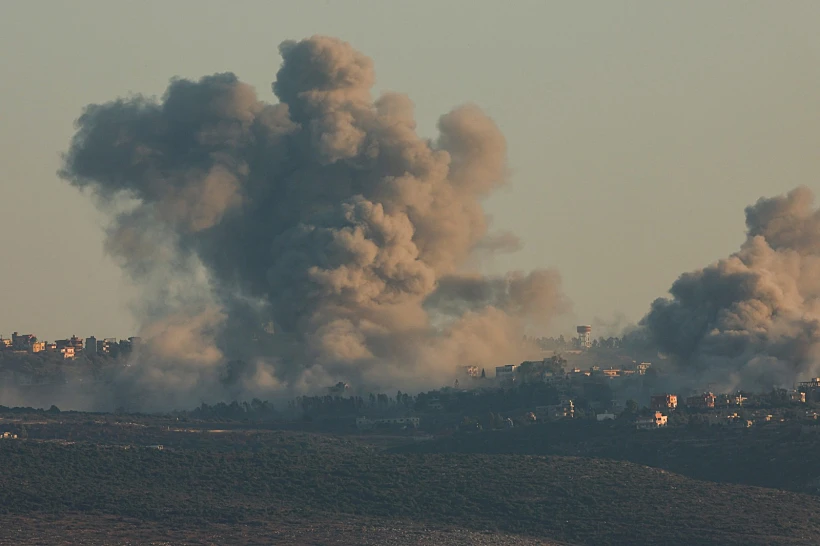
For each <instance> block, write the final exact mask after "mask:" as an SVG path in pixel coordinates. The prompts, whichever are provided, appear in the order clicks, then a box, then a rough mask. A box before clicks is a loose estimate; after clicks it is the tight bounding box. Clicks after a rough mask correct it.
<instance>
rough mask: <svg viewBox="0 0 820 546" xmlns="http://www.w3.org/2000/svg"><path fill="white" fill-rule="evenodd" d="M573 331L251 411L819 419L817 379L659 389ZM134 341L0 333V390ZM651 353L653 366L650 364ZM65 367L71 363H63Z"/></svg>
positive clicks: (434, 421)
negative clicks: (486, 361) (431, 383)
mask: <svg viewBox="0 0 820 546" xmlns="http://www.w3.org/2000/svg"><path fill="white" fill-rule="evenodd" d="M576 333H577V335H576V336H575V337H573V338H570V339H565V338H564V337H563V336H561V337H558V338H539V339H535V340H532V341H534V342H535V343H536V344H537V345H539V346H540V347H541V348H542V350H543V352H544V353H545V354H549V356H545V357H544V358H542V359H540V360H531V361H524V362H520V363H517V364H503V365H499V366H496V367H495V369H494V370H490V373H489V374H488V373H487V372H488V370H486V369H484V368H479V367H478V366H475V365H463V366H456V369H455V372H456V379H455V380H454V382H453V384H452V385H451V386H446V387H443V388H440V389H437V390H433V391H429V392H424V393H418V394H416V395H409V394H408V393H401V391H399V393H398V394H397V395H396V396H395V397H391V396H388V395H386V394H370V395H369V397H362V396H360V395H359V393H358V392H357V391H356V389H355V388H353V387H351V385H349V384H347V383H345V382H339V383H338V384H336V385H333V386H329V387H328V388H327V391H326V394H324V395H320V396H301V397H297V398H296V399H295V400H293V401H291V402H289V403H288V404H287V406H286V407H284V408H278V410H277V411H273V410H272V406H271V405H269V404H268V403H264V404H263V403H261V402H260V401H255V406H254V407H256V408H259V407H264V408H265V411H266V412H269V413H271V412H272V413H271V415H273V414H276V415H277V416H278V417H280V418H281V417H285V416H287V415H294V414H298V415H306V416H309V417H310V418H316V419H320V420H321V419H330V420H333V419H336V418H340V417H341V418H343V419H348V420H347V421H345V422H347V423H350V424H354V423H355V428H356V429H358V430H359V431H368V430H378V429H384V428H385V427H386V428H390V429H396V428H398V429H401V430H407V431H408V432H411V433H415V434H422V435H424V434H429V433H433V434H442V433H445V434H446V433H448V431H449V433H454V432H458V431H461V432H464V431H471V430H483V429H484V428H487V427H490V428H500V427H502V428H503V427H508V428H509V427H516V426H523V425H528V424H533V423H538V422H553V421H561V420H578V419H582V420H593V421H597V422H604V421H615V420H618V421H619V422H623V420H625V419H626V420H628V421H629V422H630V423H632V426H633V427H634V428H636V429H641V430H646V429H659V428H663V427H674V426H683V425H693V424H698V423H700V424H706V425H721V426H730V427H739V428H748V427H752V426H754V425H759V424H762V423H780V422H786V421H801V420H804V421H805V420H807V421H815V420H817V419H818V415H820V406H818V404H817V403H818V402H820V378H815V379H812V380H809V381H805V382H802V383H799V384H798V385H795V386H794V388H792V389H773V390H772V391H771V392H762V393H754V392H733V393H714V392H711V391H710V390H705V391H688V392H674V393H673V392H666V391H665V390H664V389H661V388H660V385H663V384H664V383H663V378H664V364H663V357H662V356H659V355H657V353H655V354H654V355H653V354H651V353H646V352H645V353H644V355H643V356H645V357H646V359H635V358H634V357H635V356H636V354H638V351H635V350H629V349H628V348H624V347H623V340H621V339H620V338H617V337H609V338H598V339H593V338H592V328H591V327H590V326H578V327H577V331H576ZM141 341H142V340H141V338H139V337H130V338H128V339H119V340H118V339H115V338H103V339H98V338H96V337H94V336H89V337H87V338H84V339H83V338H81V337H78V336H76V335H72V336H71V337H68V338H65V339H59V340H55V341H53V342H48V341H41V340H39V339H38V338H37V336H36V335H34V334H20V333H18V332H14V333H12V335H11V337H10V338H6V337H3V336H0V386H2V385H12V386H14V387H19V388H23V389H26V388H36V387H59V385H63V384H66V383H70V382H72V381H80V382H82V381H87V379H88V377H89V374H90V377H91V378H92V382H105V380H106V377H107V376H106V370H108V371H110V370H111V369H116V368H119V367H121V366H124V365H127V364H126V362H127V357H128V356H129V355H130V354H131V353H132V351H133V350H134V348H135V347H138V346H139V344H140V343H141ZM652 356H654V357H655V358H656V359H657V360H659V364H657V365H656V364H653V362H651V361H650V360H651V358H650V357H652ZM61 362H62V363H63V364H64V365H60V363H61ZM69 362H72V363H73V362H76V364H72V365H71V366H66V365H65V364H68V363H69ZM106 363H107V366H106ZM108 377H110V376H108ZM72 378H73V379H72ZM25 392H28V391H25ZM32 392H34V391H32ZM354 393H356V394H354ZM0 403H2V401H0ZM234 404H237V403H236V402H234ZM801 407H802V408H803V409H802V410H800V408H801ZM226 408H232V409H231V410H230V412H231V413H232V415H233V414H236V413H237V412H239V413H241V412H242V411H245V412H250V411H251V409H252V408H251V406H250V405H248V404H247V403H241V402H240V403H239V404H238V405H236V406H230V405H226V404H225V403H219V404H217V405H216V406H207V405H206V404H203V406H202V408H199V409H198V410H197V411H205V412H206V413H207V412H216V413H215V415H218V414H219V413H220V411H228V410H227V409H226ZM237 408H239V409H237ZM242 408H244V410H243V409H242ZM181 409H183V408H181ZM486 414H490V415H492V417H489V418H488V417H486V416H485V415H486ZM345 416H348V417H345ZM338 425H339V423H337V424H336V425H334V426H337V427H338Z"/></svg>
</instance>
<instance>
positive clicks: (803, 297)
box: [642, 187, 820, 390]
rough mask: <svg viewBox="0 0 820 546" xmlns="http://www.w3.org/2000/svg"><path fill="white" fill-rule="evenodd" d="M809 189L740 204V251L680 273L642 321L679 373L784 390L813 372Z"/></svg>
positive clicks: (816, 259)
mask: <svg viewBox="0 0 820 546" xmlns="http://www.w3.org/2000/svg"><path fill="white" fill-rule="evenodd" d="M812 201H813V195H812V192H811V191H810V190H809V189H808V188H805V187H799V188H797V189H795V190H793V191H791V192H790V193H789V194H788V195H785V196H779V197H774V198H770V199H763V198H761V199H760V200H759V201H758V202H757V203H756V204H754V205H752V206H749V207H747V208H746V226H747V239H746V241H745V242H744V244H743V245H742V246H741V248H740V250H739V251H738V252H736V253H734V254H732V255H731V256H729V257H728V258H726V259H723V260H720V261H718V262H717V263H715V264H712V265H710V266H708V267H706V268H704V269H701V270H698V271H693V272H690V273H685V274H683V275H681V277H680V278H679V279H678V280H677V281H675V283H674V284H673V285H672V288H671V289H670V291H669V292H670V294H671V296H672V298H671V299H666V298H661V299H658V300H656V301H655V302H654V303H653V304H652V307H651V310H650V312H649V314H648V315H647V316H646V317H645V318H644V319H643V323H642V324H643V325H644V326H645V327H646V328H647V329H648V332H649V334H650V335H651V337H652V339H653V340H654V341H655V342H656V343H657V344H658V346H659V347H660V349H661V350H663V351H665V352H668V353H669V354H671V355H673V356H674V357H675V358H676V359H677V360H678V361H679V362H680V363H681V364H682V365H683V366H684V371H685V372H686V373H690V374H697V375H698V376H699V377H701V378H702V379H703V380H704V381H708V382H712V383H717V384H719V385H722V386H724V388H725V389H726V390H729V389H733V388H749V389H760V388H764V389H767V388H771V387H773V386H784V387H785V386H788V387H791V386H792V385H793V383H794V382H795V381H799V380H801V379H804V378H808V377H813V376H816V375H818V372H819V371H820V366H819V365H818V364H820V360H818V357H820V352H818V348H820V211H818V210H814V209H813V208H812Z"/></svg>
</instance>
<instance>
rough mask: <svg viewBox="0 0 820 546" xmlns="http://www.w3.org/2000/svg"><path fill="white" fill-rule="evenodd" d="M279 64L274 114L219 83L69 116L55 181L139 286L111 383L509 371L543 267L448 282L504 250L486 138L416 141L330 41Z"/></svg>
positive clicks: (352, 54) (473, 129)
mask: <svg viewBox="0 0 820 546" xmlns="http://www.w3.org/2000/svg"><path fill="white" fill-rule="evenodd" d="M280 53H281V55H282V58H283V63H282V66H281V68H280V69H279V72H278V73H277V75H276V81H275V82H274V84H273V86H272V88H273V92H274V93H275V95H276V96H277V97H278V99H279V102H278V103H277V104H268V103H265V102H262V101H260V100H259V99H258V98H257V96H256V93H255V91H254V90H253V89H252V88H251V87H249V86H248V85H246V84H244V83H242V82H241V81H239V80H238V79H237V78H236V76H234V75H233V74H229V73H226V74H216V75H213V76H208V77H204V78H202V79H201V80H199V81H196V82H194V81H188V80H174V81H172V83H171V84H170V86H169V87H168V89H167V91H166V93H165V95H164V96H163V97H162V99H161V100H160V101H156V100H151V99H148V98H144V97H141V96H138V97H133V98H129V99H120V100H116V101H113V102H109V103H106V104H101V105H91V106H89V107H87V109H86V110H85V112H84V113H83V115H82V117H80V119H79V120H78V131H77V133H76V135H75V136H74V139H73V141H72V143H71V147H70V150H69V152H68V153H67V154H66V157H65V165H64V169H63V170H62V171H61V176H62V177H63V178H65V179H66V180H68V181H70V182H71V183H72V184H74V185H75V186H77V187H79V188H82V189H87V190H90V192H91V193H92V194H93V195H94V196H95V197H96V198H97V201H98V202H99V204H100V206H101V207H102V208H103V209H104V210H106V211H108V212H110V213H111V215H112V223H111V226H110V230H109V233H108V238H107V250H108V251H109V252H110V253H111V254H112V255H113V256H114V257H115V258H116V259H117V260H118V261H119V263H120V264H121V265H122V267H123V268H124V269H125V270H126V271H127V272H128V273H129V275H130V276H131V277H132V278H133V279H134V280H135V281H136V283H137V285H138V286H140V287H141V288H143V290H144V294H143V299H142V300H141V301H140V303H139V305H138V306H137V308H136V312H137V314H138V317H139V318H140V320H141V322H142V324H143V331H142V335H143V337H145V338H146V339H147V344H146V347H145V348H144V349H143V351H142V353H143V354H142V357H141V358H140V359H138V360H139V361H138V362H136V363H135V364H134V366H133V371H131V372H130V373H131V376H130V377H128V381H127V383H128V384H129V385H138V386H139V385H142V386H144V387H148V388H149V389H154V390H155V392H156V389H159V391H158V392H161V393H162V394H161V396H162V397H163V399H164V400H166V401H167V400H170V399H168V398H167V397H168V396H169V395H170V394H174V393H183V394H184V393H195V396H204V395H203V393H213V392H218V391H214V390H213V389H227V390H228V391H229V394H231V395H242V394H248V393H254V394H255V393H259V392H261V393H266V392H274V391H278V390H306V389H311V388H315V387H322V386H326V385H330V384H333V383H334V382H336V381H350V382H351V383H353V384H354V385H369V386H372V387H375V388H379V387H381V388H388V387H392V388H395V387H399V388H412V387H414V386H423V385H425V384H426V385H438V384H440V382H441V381H442V380H443V379H445V378H447V377H448V376H449V375H451V374H452V372H453V370H454V369H455V366H457V365H467V364H474V365H479V366H492V365H498V364H502V363H507V362H513V361H514V360H515V359H516V358H520V357H521V356H522V354H523V352H525V351H526V350H527V348H526V347H524V346H522V345H521V343H522V342H521V339H522V335H523V328H524V327H526V326H527V325H528V324H543V323H544V322H545V321H546V320H547V319H548V318H549V317H551V316H553V315H554V314H555V313H556V312H559V311H562V310H563V309H565V308H566V306H567V303H566V301H565V298H564V297H563V295H562V294H561V291H560V279H559V277H558V275H557V274H555V273H553V272H551V271H536V272H533V273H530V274H528V275H525V274H520V273H514V274H510V275H508V276H505V277H503V278H484V277H481V276H479V275H476V274H474V273H472V272H469V271H465V269H466V267H467V265H468V264H471V263H475V260H474V258H475V257H476V256H480V255H482V254H483V255H486V253H492V252H499V251H509V250H515V249H516V248H517V247H518V241H517V239H516V238H515V237H514V236H512V235H510V234H506V233H490V232H489V231H488V223H489V221H488V218H487V216H486V214H485V213H484V211H483V208H482V204H481V203H482V200H483V199H484V198H485V197H487V196H488V195H489V194H490V193H491V192H492V191H493V190H495V189H496V188H498V187H500V186H502V185H504V184H505V183H506V182H507V178H506V175H507V166H506V144H505V140H504V137H503V136H502V134H501V133H500V131H499V130H498V127H497V126H496V125H495V124H494V123H493V121H492V120H490V119H489V118H488V117H487V116H486V115H485V114H483V113H482V112H481V110H479V109H478V108H477V107H475V106H463V107H460V108H457V109H455V110H453V111H451V112H450V113H448V114H446V115H444V116H443V117H441V119H440V120H439V123H438V130H439V133H440V134H439V136H438V138H437V139H436V140H435V141H429V140H426V139H423V138H420V137H419V136H418V135H417V134H416V132H415V128H416V124H415V121H414V119H413V104H412V103H411V101H410V100H409V99H408V98H407V97H406V96H404V95H400V94H395V93H388V94H384V95H382V96H381V97H379V98H378V99H377V100H375V101H374V100H373V99H372V98H371V93H370V89H371V87H372V86H373V83H374V79H375V78H374V72H373V63H372V61H371V59H369V58H368V57H366V56H364V55H362V54H361V53H359V52H358V51H356V50H354V49H353V48H352V47H351V46H350V45H349V44H347V43H345V42H342V41H339V40H337V39H333V38H327V37H313V38H310V39H306V40H303V41H300V42H293V41H287V42H284V43H283V44H282V45H281V46H280ZM229 360H230V361H232V363H231V365H230V366H226V362H227V361H229ZM236 361H241V362H243V364H237V362H236ZM231 389H233V390H231ZM187 400H189V399H188V398H184V397H183V398H180V399H179V403H184V402H185V401H187ZM169 403H171V402H169Z"/></svg>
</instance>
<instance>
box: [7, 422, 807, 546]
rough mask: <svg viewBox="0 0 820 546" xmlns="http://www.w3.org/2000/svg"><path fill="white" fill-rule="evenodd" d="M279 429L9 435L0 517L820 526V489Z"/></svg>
mask: <svg viewBox="0 0 820 546" xmlns="http://www.w3.org/2000/svg"><path fill="white" fill-rule="evenodd" d="M279 438H280V440H279V442H280V443H281V449H275V448H264V449H259V450H255V451H254V450H244V449H241V450H235V451H232V452H228V451H224V450H211V449H197V450H187V449H178V450H169V449H166V450H164V451H158V450H155V449H150V448H146V447H128V448H126V447H125V446H103V445H94V444H90V443H85V442H78V443H75V444H67V445H66V444H59V443H56V442H46V441H35V440H32V439H29V440H25V441H5V442H0V461H2V464H3V472H2V473H1V474H0V513H2V514H3V515H4V516H3V517H6V518H20V517H38V516H39V515H46V514H47V515H49V517H52V518H56V517H64V516H66V515H70V514H78V515H81V516H88V515H99V516H106V517H108V516H118V517H126V518H137V519H139V520H142V521H146V522H156V523H159V524H162V525H166V526H169V527H173V526H176V525H191V524H196V523H197V522H202V523H206V522H207V523H217V524H237V523H245V524H252V523H253V522H266V524H270V522H276V521H282V522H283V523H284V522H287V523H288V524H293V523H294V522H305V523H313V524H317V523H321V522H322V521H339V520H340V519H343V518H356V519H357V520H359V519H363V518H364V519H373V520H381V521H385V520H393V519H395V520H405V521H408V520H410V521H414V522H418V523H422V524H427V525H431V526H433V525H437V526H457V527H465V528H472V529H476V530H486V529H497V530H501V531H507V532H514V533H519V534H522V535H530V536H535V537H541V538H545V539H546V538H552V539H557V540H563V541H567V542H571V543H575V544H595V545H606V544H612V545H614V544H633V545H641V544H653V545H655V544H704V545H706V544H722V545H727V544H728V545H732V544H744V545H750V544H752V545H754V544H759V545H763V544H767V545H773V544H813V543H816V541H815V540H814V537H816V536H817V534H818V532H820V498H817V497H814V496H809V495H801V494H796V493H790V492H782V491H776V490H770V489H763V488H755V487H747V486H739V485H718V484H714V483H710V482H701V481H695V480H692V479H690V478H686V477H683V476H680V475H676V474H671V473H668V472H666V471H663V470H658V469H653V468H648V467H645V466H640V465H636V464H633V463H625V462H615V461H607V460H593V459H588V458H576V457H543V456H528V455H503V454H498V455H486V454H397V453H387V452H384V451H380V450H377V449H374V448H373V447H370V446H366V445H361V444H360V443H358V442H355V441H338V442H336V441H334V440H333V439H329V438H327V437H321V438H315V441H314V437H313V436H311V435H304V434H301V435H292V436H290V435H285V436H280V437H279ZM295 445H299V448H298V449H293V447H294V446H295ZM3 517H0V524H2V520H3Z"/></svg>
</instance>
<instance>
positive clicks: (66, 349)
mask: <svg viewBox="0 0 820 546" xmlns="http://www.w3.org/2000/svg"><path fill="white" fill-rule="evenodd" d="M140 341H141V340H140V338H138V337H130V338H128V339H121V340H117V339H116V338H104V339H97V338H96V337H94V336H91V337H87V338H85V339H82V338H80V337H77V336H71V337H70V338H68V339H58V340H57V341H54V342H52V343H50V342H48V341H40V340H38V339H37V336H35V335H34V334H19V333H17V332H14V333H13V334H12V335H11V338H4V337H3V336H2V335H0V351H10V352H12V353H15V354H37V353H54V354H55V355H59V356H60V358H63V359H64V360H72V359H74V358H75V357H77V356H79V355H80V354H82V353H85V354H105V355H109V356H117V355H119V354H121V353H124V352H128V351H130V350H131V349H132V348H133V347H134V346H136V345H138V344H139V343H140Z"/></svg>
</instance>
